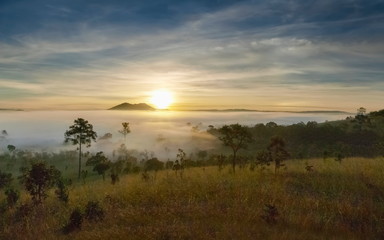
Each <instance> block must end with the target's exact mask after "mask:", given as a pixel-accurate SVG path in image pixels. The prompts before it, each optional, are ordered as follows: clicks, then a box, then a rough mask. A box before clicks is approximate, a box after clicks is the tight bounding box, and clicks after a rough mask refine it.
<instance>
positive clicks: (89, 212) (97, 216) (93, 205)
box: [85, 201, 104, 221]
mask: <svg viewBox="0 0 384 240" xmlns="http://www.w3.org/2000/svg"><path fill="white" fill-rule="evenodd" d="M85 218H86V219H87V220H90V221H94V220H102V219H103V218H104V210H103V209H102V208H101V207H100V205H99V202H98V201H89V202H88V203H87V205H86V207H85Z"/></svg>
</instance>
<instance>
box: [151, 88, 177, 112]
mask: <svg viewBox="0 0 384 240" xmlns="http://www.w3.org/2000/svg"><path fill="white" fill-rule="evenodd" d="M172 102H173V97H172V94H171V92H169V91H167V90H163V89H162V90H156V91H154V92H153V93H152V97H151V103H152V104H153V105H155V107H156V108H157V109H167V108H168V107H169V106H170V105H171V104H172Z"/></svg>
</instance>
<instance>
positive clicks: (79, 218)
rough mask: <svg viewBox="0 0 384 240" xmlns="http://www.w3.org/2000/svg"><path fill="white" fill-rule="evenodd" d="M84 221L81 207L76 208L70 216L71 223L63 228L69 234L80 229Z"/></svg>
mask: <svg viewBox="0 0 384 240" xmlns="http://www.w3.org/2000/svg"><path fill="white" fill-rule="evenodd" d="M82 223H83V214H82V213H81V211H80V209H79V208H75V209H74V210H73V211H72V213H71V216H70V217H69V223H68V224H67V225H66V226H65V227H64V228H63V233H64V234H68V233H71V232H73V231H75V230H80V229H81V225H82Z"/></svg>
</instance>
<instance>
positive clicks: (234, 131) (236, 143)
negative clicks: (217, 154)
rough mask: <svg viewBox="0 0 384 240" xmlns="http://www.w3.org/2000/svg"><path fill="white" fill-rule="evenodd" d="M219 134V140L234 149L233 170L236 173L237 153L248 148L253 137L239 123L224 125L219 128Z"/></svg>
mask: <svg viewBox="0 0 384 240" xmlns="http://www.w3.org/2000/svg"><path fill="white" fill-rule="evenodd" d="M219 132H220V134H221V136H220V137H219V139H220V140H221V141H222V142H223V144H224V145H225V146H228V147H230V148H232V151H233V156H232V168H233V172H235V167H236V157H237V156H236V155H237V152H238V151H239V150H240V149H242V148H243V149H245V148H247V145H248V143H250V142H251V141H252V135H251V133H250V132H249V131H248V128H247V127H246V126H242V125H240V124H238V123H236V124H231V125H224V126H223V127H221V128H219Z"/></svg>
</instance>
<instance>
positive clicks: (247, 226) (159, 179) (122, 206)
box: [0, 158, 384, 240]
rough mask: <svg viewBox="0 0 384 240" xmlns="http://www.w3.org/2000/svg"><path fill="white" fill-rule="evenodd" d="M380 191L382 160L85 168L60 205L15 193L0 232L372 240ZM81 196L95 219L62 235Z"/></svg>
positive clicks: (383, 230) (380, 226) (381, 231)
mask: <svg viewBox="0 0 384 240" xmlns="http://www.w3.org/2000/svg"><path fill="white" fill-rule="evenodd" d="M307 166H312V168H311V169H308V168H306V167H307ZM383 189H384V159H383V158H347V159H344V160H343V161H342V162H337V161H335V160H334V159H333V158H326V159H305V160H288V161H286V165H285V167H284V168H282V169H280V171H279V172H278V173H277V174H275V173H274V171H273V168H272V166H266V167H261V166H258V167H256V168H250V166H249V165H245V166H243V167H242V168H240V169H238V170H237V171H236V173H235V174H234V173H233V172H232V171H231V168H230V166H225V167H224V168H223V169H221V170H220V169H219V168H218V167H217V166H209V167H194V168H186V169H184V170H182V175H180V172H179V173H178V174H176V173H175V171H173V170H162V171H150V172H148V176H147V177H146V178H143V175H142V174H141V173H138V174H128V175H122V176H121V177H120V181H119V182H117V183H116V184H114V185H112V184H111V182H110V181H109V179H108V180H106V181H103V180H102V179H101V178H100V177H99V176H97V177H96V176H95V177H94V178H93V179H92V180H91V179H87V182H86V183H85V184H83V183H82V182H74V183H73V184H72V185H70V186H69V201H68V202H67V203H64V202H60V201H58V199H57V198H56V196H55V194H54V192H53V191H54V190H51V191H50V192H49V193H48V198H47V199H46V200H45V201H44V202H43V203H42V204H39V205H37V206H33V207H31V205H28V203H29V201H30V197H29V196H27V194H26V193H25V192H22V193H21V199H20V202H22V203H23V204H24V208H22V207H20V205H19V206H18V207H13V208H10V209H6V210H5V211H3V212H2V216H1V219H0V221H1V222H0V239H93V240H94V239H380V238H381V237H382V236H383V235H384V190H383ZM0 201H4V195H0ZM89 201H94V202H98V203H99V205H100V207H101V208H102V209H103V211H104V218H103V219H96V220H93V221H90V220H89V221H84V222H83V224H82V227H81V229H78V230H75V231H72V232H70V233H68V234H64V233H63V230H62V229H63V227H64V226H65V225H66V224H67V223H68V221H69V216H70V214H71V212H72V211H73V209H75V208H78V209H80V210H81V211H84V208H85V205H86V204H87V202H89ZM27 206H28V207H27Z"/></svg>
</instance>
